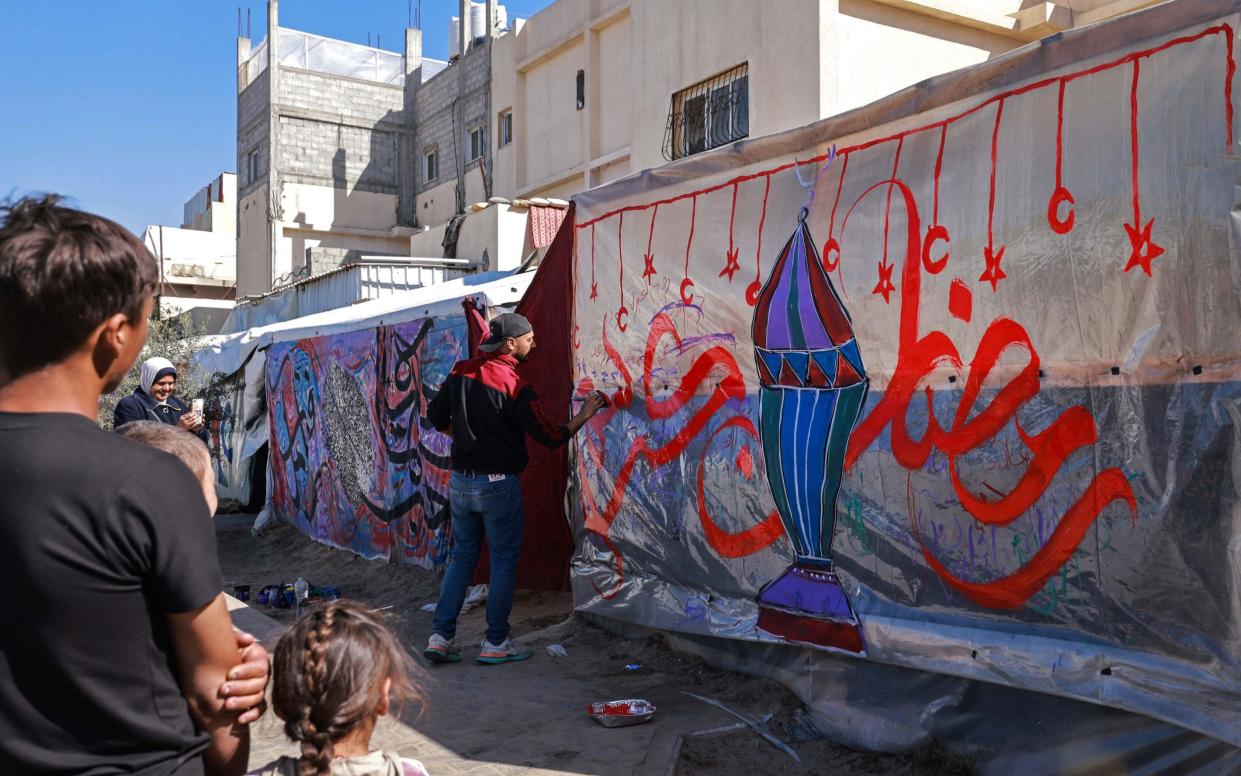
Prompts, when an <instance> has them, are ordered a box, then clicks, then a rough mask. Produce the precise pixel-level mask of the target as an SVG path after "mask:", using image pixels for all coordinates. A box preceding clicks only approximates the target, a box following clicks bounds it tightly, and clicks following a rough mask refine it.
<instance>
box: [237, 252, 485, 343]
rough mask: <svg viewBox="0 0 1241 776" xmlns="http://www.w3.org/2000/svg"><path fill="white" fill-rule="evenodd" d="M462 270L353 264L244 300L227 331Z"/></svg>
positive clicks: (408, 286) (359, 299) (457, 274)
mask: <svg viewBox="0 0 1241 776" xmlns="http://www.w3.org/2000/svg"><path fill="white" fill-rule="evenodd" d="M465 274H466V273H464V272H462V271H460V270H448V269H433V268H428V267H414V266H410V265H408V264H403V263H402V264H378V263H367V264H350V265H348V266H345V267H341V268H339V269H335V270H332V271H331V272H326V273H324V274H322V275H318V276H316V277H313V278H308V279H306V280H303V281H301V282H300V283H297V284H295V285H292V286H288V287H286V288H282V289H280V290H278V291H273V292H272V293H270V294H267V295H266V296H263V297H260V298H259V299H255V300H252V301H248V302H242V303H241V304H239V305H238V306H237V308H236V310H235V311H234V313H233V315H232V318H231V320H230V321H229V322H228V324H227V325H226V326H225V331H226V332H233V331H244V330H245V329H249V328H253V327H255V326H265V325H267V324H270V323H275V322H277V321H286V320H289V319H291V318H299V317H301V316H303V315H313V314H314V313H321V312H326V311H328V310H335V309H338V308H341V307H349V306H350V305H354V304H357V303H358V302H365V301H369V300H372V299H382V298H384V297H389V296H393V295H395V294H399V293H401V292H403V291H409V290H411V289H415V288H422V287H424V286H433V285H436V284H438V283H443V282H444V281H446V280H455V279H457V278H460V277H463V276H464V275H465Z"/></svg>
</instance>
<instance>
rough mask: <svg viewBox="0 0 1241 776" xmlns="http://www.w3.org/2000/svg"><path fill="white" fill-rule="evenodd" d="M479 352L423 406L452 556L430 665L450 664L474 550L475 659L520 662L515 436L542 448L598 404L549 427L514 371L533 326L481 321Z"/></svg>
mask: <svg viewBox="0 0 1241 776" xmlns="http://www.w3.org/2000/svg"><path fill="white" fill-rule="evenodd" d="M478 348H479V350H480V351H482V353H481V355H479V356H478V357H476V358H472V359H469V360H467V361H460V362H458V363H457V364H456V365H454V366H453V368H452V373H451V374H450V375H449V376H448V379H447V380H445V381H444V384H443V385H442V386H441V387H440V390H439V393H438V394H436V396H435V398H434V399H433V400H432V401H431V404H430V405H429V406H428V408H427V418H428V420H430V422H431V424H432V425H433V426H434V427H435V428H436V430H438V431H441V432H444V433H447V434H449V435H450V436H451V437H452V482H451V490H450V495H449V509H450V511H451V515H452V538H453V548H452V559H451V560H450V561H449V564H448V571H447V572H446V573H445V575H444V585H443V589H442V590H441V592H440V600H439V605H438V606H437V607H436V610H435V624H434V632H433V633H432V634H431V638H430V640H429V641H428V643H427V648H426V650H425V651H424V653H423V654H424V655H426V657H427V659H428V660H431V661H433V662H436V663H456V662H458V661H460V660H461V656H460V654H459V653H458V652H457V650H456V649H455V647H454V645H453V638H454V637H455V636H456V632H457V616H458V615H459V614H460V613H461V606H462V604H463V603H464V602H465V589H466V585H467V584H468V583H469V581H470V575H471V574H473V573H474V567H475V565H477V563H478V558H479V555H480V553H481V552H482V543H483V539H484V537H485V538H486V541H487V547H488V550H489V552H490V559H491V579H490V587H489V593H488V596H487V633H486V636H485V637H484V638H483V642H482V649H481V651H480V653H479V655H478V658H477V661H478V662H479V663H484V664H496V663H508V662H514V661H520V660H526V659H528V658H529V657H530V656H531V655H532V654H533V653H532V652H530V651H529V650H522V649H520V648H519V647H518V646H517V645H515V644H514V643H513V640H512V639H510V638H509V631H510V627H509V621H508V616H509V612H510V611H511V610H512V607H513V588H514V586H515V583H516V578H517V561H518V556H519V555H520V553H521V533H522V522H523V514H522V503H521V483H520V482H519V481H518V475H519V474H521V472H522V470H523V469H525V468H526V463H527V461H528V456H527V454H526V443H525V435H526V434H529V435H530V436H531V437H533V438H534V439H535V440H537V441H538V442H539V443H541V444H543V445H546V446H547V447H549V448H555V447H559V446H561V445H563V444H565V443H566V442H568V441H569V440H570V439H571V438H572V437H573V435H574V434H576V433H577V432H578V430H579V429H581V427H582V426H583V425H584V424H585V423H586V421H588V420H590V419H591V418H592V417H594V415H595V413H597V412H598V411H599V410H600V409H602V408H603V407H604V406H605V405H606V403H607V400H606V399H604V398H603V396H602V394H597V393H596V394H591V395H590V396H588V397H587V398H586V400H585V401H584V402H583V403H582V408H581V410H579V411H578V413H577V414H576V415H574V416H573V417H572V418H570V419H569V421H568V422H567V423H565V424H563V425H560V426H554V425H552V423H551V422H550V421H549V420H548V419H547V416H546V415H545V414H544V412H543V408H542V406H541V405H540V404H539V400H538V397H537V396H535V393H534V389H533V388H532V387H531V386H530V385H529V384H528V383H527V382H526V381H525V380H523V379H521V377H519V376H518V374H517V366H518V364H521V363H524V362H525V361H526V360H527V359H529V357H530V352H531V351H532V350H534V327H533V326H531V325H530V321H528V320H527V319H526V318H525V316H522V315H519V314H517V313H503V314H501V315H499V316H497V317H496V318H495V319H493V320H492V321H491V323H490V336H488V337H487V339H485V340H483V342H482V343H480V344H479V346H478Z"/></svg>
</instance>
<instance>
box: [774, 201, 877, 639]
mask: <svg viewBox="0 0 1241 776" xmlns="http://www.w3.org/2000/svg"><path fill="white" fill-rule="evenodd" d="M806 215H807V211H806V210H805V209H803V210H802V212H801V215H800V216H799V218H798V220H797V227H796V228H795V229H794V231H793V235H792V237H790V238H789V240H788V242H787V243H785V245H784V248H783V249H782V250H781V251H780V255H779V257H778V258H777V259H776V263H775V266H774V267H773V268H772V271H771V275H770V276H769V277H768V279H767V282H766V283H765V284H764V285H763V287H762V290H761V291H759V294H758V300H757V304H756V306H755V308H754V320H753V326H752V333H753V338H754V356H755V359H754V360H755V364H756V368H757V370H758V376H759V427H760V434H761V437H762V447H763V457H764V460H765V462H766V464H767V480H768V484H769V486H770V488H771V494H772V497H773V498H774V500H775V503H776V509H777V511H778V512H779V514H780V519H781V522H782V523H783V524H784V530H785V532H786V533H787V535H788V537H789V539H790V540H791V541H792V543H793V547H794V549H795V551H796V559H795V560H794V562H793V565H792V566H791V567H790V568H789V569H788V570H787V571H785V572H784V574H783V575H781V576H780V577H778V578H777V579H775V580H773V581H771V582H769V583H767V585H765V586H764V587H763V589H762V590H760V591H759V594H758V604H759V615H758V627H759V629H760V630H762V631H765V632H766V633H769V634H771V635H773V636H777V637H779V638H782V639H784V640H786V641H793V642H799V643H808V644H813V645H816V646H821V647H828V648H834V649H840V650H843V651H846V652H851V653H857V654H862V653H864V651H865V650H864V647H863V644H862V631H861V628H860V626H859V624H858V620H857V617H856V616H855V615H854V612H853V607H852V605H851V604H850V603H849V597H848V595H847V594H846V593H845V591H844V588H842V587H841V584H840V580H839V579H838V578H837V577H836V572H835V569H834V568H833V566H832V553H831V546H832V534H833V529H834V527H835V524H836V496H837V493H838V491H839V490H840V481H841V477H842V475H843V474H844V465H845V450H846V448H847V447H848V444H849V435H850V434H851V433H852V431H853V424H854V422H856V420H857V417H858V413H859V411H860V410H861V408H862V404H863V402H864V401H865V398H866V391H867V387H868V385H869V381H868V380H867V378H866V370H865V369H864V367H863V366H862V358H861V354H860V352H859V350H858V345H857V340H856V339H855V337H854V334H853V326H852V324H851V323H850V321H849V315H848V313H847V312H846V311H845V308H844V305H843V304H842V303H841V301H840V297H839V296H838V295H837V293H836V289H835V288H834V287H833V286H832V282H831V280H830V279H829V278H828V276H827V274H826V273H825V272H824V271H823V266H822V264H821V263H820V260H819V255H818V251H817V250H816V249H815V244H814V240H813V239H812V238H811V236H810V230H809V228H808V227H807V226H806Z"/></svg>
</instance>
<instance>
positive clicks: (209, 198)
mask: <svg viewBox="0 0 1241 776" xmlns="http://www.w3.org/2000/svg"><path fill="white" fill-rule="evenodd" d="M182 213H183V218H182V222H181V225H180V226H179V227H176V226H162V225H153V226H148V227H147V228H146V231H145V232H143V236H142V241H143V243H144V244H145V245H146V247H147V249H148V250H150V251H151V253H152V254H154V255H155V258H156V259H158V260H159V266H160V284H159V292H158V296H159V313H160V315H161V316H163V317H168V316H175V315H188V316H189V318H190V320H191V322H192V323H193V324H194V326H195V327H196V328H199V329H204V330H206V331H208V332H209V333H215V332H217V331H219V330H220V326H221V325H222V323H223V321H224V319H225V317H226V316H227V315H228V312H229V310H231V309H232V307H233V299H234V297H235V292H236V285H237V176H236V174H234V173H231V172H226V173H221V174H220V175H219V176H218V177H216V179H215V180H213V181H211V182H210V183H208V184H207V185H206V186H204V187H203V188H201V189H199V190H198V193H196V194H195V195H194V196H193V197H191V198H190V199H189V200H188V201H187V202H186V203H185V205H184V207H183V208H182Z"/></svg>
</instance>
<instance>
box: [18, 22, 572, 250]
mask: <svg viewBox="0 0 1241 776" xmlns="http://www.w3.org/2000/svg"><path fill="white" fill-rule="evenodd" d="M549 4H550V0H510V2H506V3H504V5H505V6H506V7H507V8H508V14H509V18H510V19H512V18H514V17H522V18H528V17H529V16H531V15H533V14H534V13H536V12H537V11H538V10H539V9H541V8H543V7H545V6H547V5H549ZM412 5H413V7H414V8H415V9H416V8H417V6H418V2H417V0H414V2H413V3H412ZM421 5H422V29H423V30H424V33H423V53H424V55H425V56H428V57H434V58H437V59H446V58H447V54H448V19H449V17H451V16H454V15H456V8H457V2H456V0H422V3H421ZM238 7H240V8H241V14H242V19H243V23H244V19H245V13H246V10H247V9H249V10H250V18H251V37H252V38H253V40H254V43H255V45H257V44H258V42H259V41H260V40H262V39H263V38H264V37H265V35H266V30H267V5H266V3H265V2H260V1H258V0H247V1H246V2H241V3H238V2H221V1H220V0H205V1H203V0H200V1H199V2H180V1H177V2H173V1H172V0H120V1H117V0H113V1H112V2H99V0H37V1H34V0H25V1H22V0H5V2H3V11H2V14H3V22H0V68H2V70H0V72H3V73H4V75H3V76H0V105H3V106H4V110H3V112H4V117H3V118H2V119H0V198H2V197H7V196H9V195H10V194H18V195H20V194H24V193H27V192H31V191H54V192H57V193H61V194H66V195H69V196H71V197H73V198H74V199H75V200H76V202H77V204H78V206H79V207H82V208H84V209H86V210H91V211H94V212H97V213H101V214H103V215H106V216H108V217H109V218H113V219H115V220H117V221H119V222H120V223H122V224H123V225H125V226H127V227H129V228H130V229H132V230H134V231H136V232H140V231H141V230H142V229H143V228H145V227H146V225H147V224H156V223H162V224H170V225H174V226H175V225H177V224H179V223H180V222H181V206H182V204H183V203H184V202H185V201H186V200H187V199H189V198H190V197H191V196H192V195H193V194H194V192H195V191H197V190H198V189H199V188H200V187H202V186H204V185H206V184H207V183H208V182H209V181H210V180H212V179H213V178H215V176H216V175H218V174H219V173H221V172H224V171H230V172H235V169H234V168H235V167H236V164H237V162H236V151H235V148H236V123H237V99H236V56H237V55H236V36H237V8H238ZM409 8H410V3H408V2H407V0H282V2H281V3H280V25H281V26H282V27H291V28H294V29H299V30H305V31H308V32H314V33H317V34H320V35H326V36H328V37H332V38H339V39H341V40H348V41H353V42H355V43H366V42H367V35H368V34H370V35H371V39H372V43H373V42H374V39H375V37H376V36H378V38H379V40H380V43H381V44H382V47H383V48H385V49H389V50H393V51H400V50H401V49H402V48H403V46H404V40H405V35H404V29H405V26H406V20H407V18H408V12H409Z"/></svg>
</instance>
